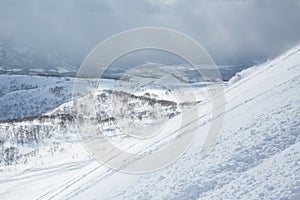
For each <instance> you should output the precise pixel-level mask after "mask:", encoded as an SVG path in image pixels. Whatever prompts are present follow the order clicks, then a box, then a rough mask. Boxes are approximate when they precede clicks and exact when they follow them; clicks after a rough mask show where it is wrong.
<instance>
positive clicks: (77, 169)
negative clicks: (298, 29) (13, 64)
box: [0, 46, 300, 200]
mask: <svg viewBox="0 0 300 200" xmlns="http://www.w3.org/2000/svg"><path fill="white" fill-rule="evenodd" d="M16 77H18V78H16ZM74 81H75V78H64V77H38V76H25V75H22V76H21V75H1V77H0V86H1V90H0V109H1V114H0V120H1V121H2V122H1V123H0V145H1V152H0V199H216V200H219V199H294V200H298V199H300V120H299V119H300V112H299V110H300V95H299V94H300V47H299V46H298V47H295V48H293V49H291V50H290V51H288V52H286V53H285V54H283V55H282V56H280V57H278V58H276V59H274V60H272V61H269V62H267V63H265V64H262V65H259V66H254V67H252V68H249V69H246V70H244V71H242V72H240V73H238V74H237V75H236V76H234V77H233V78H232V79H231V80H229V82H228V84H226V85H225V102H224V106H225V112H223V113H221V114H220V115H218V116H217V118H218V117H224V119H225V120H224V124H223V127H222V132H221V135H220V137H219V138H218V140H217V142H216V144H215V146H214V148H213V150H212V151H211V152H210V153H209V154H208V155H207V156H205V157H202V156H201V153H202V151H201V150H202V148H201V147H202V143H203V135H202V133H203V132H207V129H208V127H209V125H210V123H209V122H211V121H212V120H217V119H216V118H211V109H212V108H211V104H210V100H211V99H210V98H209V97H208V96H207V92H206V91H205V87H202V86H199V87H197V84H195V88H196V89H195V90H196V91H197V92H196V93H197V94H196V96H197V97H198V98H197V99H196V101H190V102H189V101H187V102H185V103H178V102H176V101H175V99H174V98H172V93H168V92H162V88H154V87H153V88H152V89H151V90H149V89H148V90H147V89H145V90H140V91H136V92H135V93H134V94H133V93H130V92H128V91H115V90H112V89H111V88H112V87H113V86H114V85H115V81H113V80H110V81H108V80H106V81H103V83H102V85H103V87H102V88H100V89H99V90H98V91H96V92H91V93H89V94H88V95H87V96H79V97H78V98H76V99H73V100H71V96H72V86H73V84H74ZM77 81H78V80H77ZM79 81H81V83H82V84H83V85H85V86H86V87H89V86H90V85H93V84H95V81H93V80H84V79H82V80H79ZM100 85H101V84H100ZM181 92H182V93H185V92H189V91H186V88H182V91H181ZM87 101H91V102H92V103H93V105H95V108H96V113H95V116H89V115H87V117H85V118H82V117H80V116H79V115H78V113H77V110H74V109H73V107H74V105H75V106H77V107H79V108H82V109H83V110H85V109H86V108H85V107H84V105H86V103H87ZM12 102H14V103H13V104H12ZM14 104H15V105H14ZM12 105H14V106H12ZM115 105H118V106H115ZM194 106H196V107H197V108H198V109H199V110H200V111H201V117H199V118H196V119H189V122H190V123H187V124H188V125H187V126H185V127H184V128H186V129H190V130H191V131H194V130H192V129H193V128H194V127H196V128H197V133H198V134H197V135H196V138H195V140H194V142H193V143H192V145H191V146H190V148H189V149H188V150H187V151H186V152H185V153H184V154H183V155H182V156H181V157H180V158H179V159H178V160H176V161H174V162H173V163H172V164H171V165H169V166H167V167H165V168H163V169H161V170H157V171H155V172H151V173H144V174H130V173H123V172H120V171H117V170H114V169H111V168H109V167H107V166H105V165H103V164H101V163H100V162H98V161H97V160H96V159H95V158H94V157H93V156H92V155H90V154H89V153H87V151H86V149H85V148H84V146H83V145H82V143H81V138H80V137H79V135H78V129H77V128H76V127H78V126H79V127H80V125H86V124H91V125H93V126H96V127H97V130H98V131H99V132H101V133H102V134H103V136H105V137H109V138H111V140H112V142H114V143H117V145H119V147H120V148H125V149H128V143H127V141H128V142H129V143H130V140H128V137H127V136H126V135H122V134H121V133H122V131H121V129H122V127H119V126H117V125H116V123H115V121H116V120H117V119H122V118H124V117H125V118H127V119H130V120H129V123H130V127H133V128H140V127H143V128H145V127H146V128H147V126H149V127H151V126H152V125H153V124H156V123H163V122H168V123H166V124H167V125H166V126H167V127H166V129H165V131H166V133H172V134H173V135H176V134H177V132H178V131H180V130H177V131H174V130H176V128H174V127H177V126H178V124H179V123H180V122H179V121H180V116H181V114H182V112H183V111H184V110H185V109H190V108H193V107H194ZM112 109H113V111H112ZM154 111H155V112H154ZM28 112H30V113H28ZM112 113H117V116H114V115H112ZM195 124H198V125H199V126H195ZM172 134H169V135H170V137H161V138H160V137H159V136H158V137H159V138H158V139H157V140H155V139H153V140H150V142H148V143H146V144H145V146H143V147H146V148H149V149H151V150H153V151H155V150H156V148H161V147H163V146H164V145H168V143H169V142H170V141H171V139H170V138H171V137H172ZM124 141H125V142H124ZM158 143H159V145H157V144H158ZM129 147H130V145H129ZM135 150H136V149H132V151H135Z"/></svg>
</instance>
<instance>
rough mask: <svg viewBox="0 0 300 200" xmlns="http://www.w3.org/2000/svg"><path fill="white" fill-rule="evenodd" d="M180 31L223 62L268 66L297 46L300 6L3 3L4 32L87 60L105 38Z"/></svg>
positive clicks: (165, 1) (194, 0)
mask: <svg viewBox="0 0 300 200" xmlns="http://www.w3.org/2000/svg"><path fill="white" fill-rule="evenodd" d="M144 26H156V27H166V28H171V29H175V30H177V31H180V32H183V33H185V34H187V35H189V36H191V37H192V38H194V39H195V40H197V41H198V42H199V43H200V44H202V45H203V46H204V47H205V48H206V49H207V51H208V52H209V54H210V55H211V56H212V57H213V59H214V60H215V61H216V62H217V63H219V64H225V63H243V62H245V61H252V60H257V59H263V60H266V59H268V58H271V57H274V56H276V55H278V54H280V53H282V52H283V51H285V50H287V49H289V48H291V47H293V46H295V45H297V44H298V43H300V0H286V1H284V0H249V1H248V0H245V1H242V0H223V1H221V0H216V1H213V0H181V1H179V0H127V1H126V0H118V1H117V0H0V34H1V35H5V37H7V36H9V37H12V38H14V40H17V41H18V42H22V43H27V44H30V45H32V46H33V47H35V48H38V49H40V51H41V52H57V53H60V54H62V55H66V56H67V57H70V58H72V59H73V60H76V61H77V62H80V61H82V59H83V58H84V57H85V55H86V54H87V53H88V52H89V51H90V50H91V49H92V48H93V47H94V46H96V45H97V44H98V43H99V42H101V41H103V40H104V39H106V38H107V37H109V36H111V35H113V34H116V33H119V32H120V31H124V30H127V29H132V28H137V27H144Z"/></svg>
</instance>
